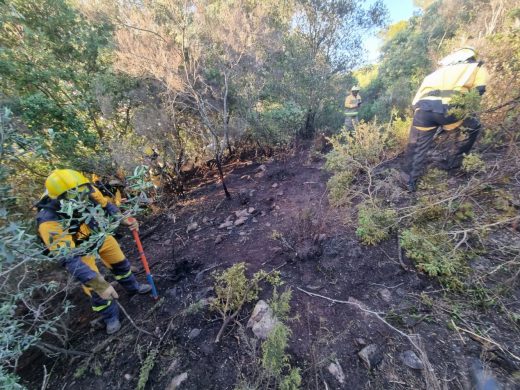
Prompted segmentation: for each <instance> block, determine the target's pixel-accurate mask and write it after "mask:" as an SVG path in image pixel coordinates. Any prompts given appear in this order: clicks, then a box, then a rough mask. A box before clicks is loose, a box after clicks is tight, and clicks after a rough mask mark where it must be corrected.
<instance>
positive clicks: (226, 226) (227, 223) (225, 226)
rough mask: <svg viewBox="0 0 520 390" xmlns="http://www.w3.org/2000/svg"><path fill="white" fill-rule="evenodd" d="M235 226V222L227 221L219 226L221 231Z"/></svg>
mask: <svg viewBox="0 0 520 390" xmlns="http://www.w3.org/2000/svg"><path fill="white" fill-rule="evenodd" d="M232 226H233V221H231V220H227V221H225V222H223V223H221V224H220V225H219V227H218V228H219V229H225V228H229V227H232Z"/></svg>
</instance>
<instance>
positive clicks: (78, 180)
mask: <svg viewBox="0 0 520 390" xmlns="http://www.w3.org/2000/svg"><path fill="white" fill-rule="evenodd" d="M87 183H89V181H88V179H87V178H86V177H85V176H83V175H82V174H81V173H80V172H78V171H74V170H72V169H56V170H55V171H53V172H52V173H51V174H50V175H49V177H48V178H47V180H45V188H46V189H47V192H48V193H49V197H50V198H52V199H56V198H57V197H58V196H60V195H61V194H63V193H64V192H67V191H68V190H71V189H73V188H76V187H79V186H81V185H83V184H87Z"/></svg>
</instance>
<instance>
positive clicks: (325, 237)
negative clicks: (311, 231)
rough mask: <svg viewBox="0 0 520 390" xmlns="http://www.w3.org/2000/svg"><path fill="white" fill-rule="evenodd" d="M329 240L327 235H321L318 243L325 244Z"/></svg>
mask: <svg viewBox="0 0 520 390" xmlns="http://www.w3.org/2000/svg"><path fill="white" fill-rule="evenodd" d="M326 239H327V235H326V234H320V235H319V236H318V242H323V241H325V240H326Z"/></svg>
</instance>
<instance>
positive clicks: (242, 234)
mask: <svg viewBox="0 0 520 390" xmlns="http://www.w3.org/2000/svg"><path fill="white" fill-rule="evenodd" d="M246 234H247V233H246V232H240V233H238V235H239V236H245V235H246Z"/></svg>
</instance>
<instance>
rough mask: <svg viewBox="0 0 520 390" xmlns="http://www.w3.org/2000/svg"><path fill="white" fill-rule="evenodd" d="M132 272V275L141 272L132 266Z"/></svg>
mask: <svg viewBox="0 0 520 390" xmlns="http://www.w3.org/2000/svg"><path fill="white" fill-rule="evenodd" d="M130 271H132V273H134V274H135V273H137V272H139V269H138V268H137V267H136V266H135V265H131V266H130Z"/></svg>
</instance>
